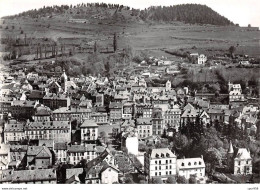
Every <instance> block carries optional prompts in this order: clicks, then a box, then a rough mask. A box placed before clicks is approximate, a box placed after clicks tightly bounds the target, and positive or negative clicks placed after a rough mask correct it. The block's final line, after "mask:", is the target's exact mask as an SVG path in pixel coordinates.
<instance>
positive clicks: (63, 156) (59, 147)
mask: <svg viewBox="0 0 260 190" xmlns="http://www.w3.org/2000/svg"><path fill="white" fill-rule="evenodd" d="M67 149H68V148H67V143H66V142H63V143H60V142H58V143H55V144H54V148H53V151H54V153H55V162H58V163H66V162H67Z"/></svg>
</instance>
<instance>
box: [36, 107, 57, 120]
mask: <svg viewBox="0 0 260 190" xmlns="http://www.w3.org/2000/svg"><path fill="white" fill-rule="evenodd" d="M51 115H52V111H51V110H50V108H49V107H46V106H43V105H41V106H39V107H37V108H36V111H35V113H34V115H33V116H32V118H33V120H34V121H50V120H51Z"/></svg>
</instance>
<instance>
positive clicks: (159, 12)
mask: <svg viewBox="0 0 260 190" xmlns="http://www.w3.org/2000/svg"><path fill="white" fill-rule="evenodd" d="M19 17H30V18H36V19H37V18H42V17H48V18H52V17H63V18H67V19H72V20H73V19H86V21H85V22H91V21H93V20H98V21H99V22H102V21H106V22H109V23H116V22H120V21H122V22H140V21H141V22H142V21H144V22H150V21H153V22H158V21H164V22H172V21H180V22H185V23H190V24H212V25H222V26H226V25H233V23H232V22H231V21H229V20H228V19H227V18H225V17H224V16H221V15H219V14H218V13H217V12H215V11H213V10H212V9H211V8H209V7H207V6H206V5H199V4H183V5H176V6H166V7H161V6H157V7H149V8H148V9H144V10H139V9H133V8H132V9H131V8H130V7H128V6H123V5H119V4H106V3H88V4H84V3H82V4H78V5H77V6H72V5H70V6H69V5H61V6H52V7H50V6H47V7H43V8H40V9H38V10H36V9H34V10H30V11H26V12H23V13H20V14H17V15H13V16H7V17H3V18H9V19H13V18H19ZM83 22H84V21H83Z"/></svg>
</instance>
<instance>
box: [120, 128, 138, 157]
mask: <svg viewBox="0 0 260 190" xmlns="http://www.w3.org/2000/svg"><path fill="white" fill-rule="evenodd" d="M122 136H123V137H122V146H123V147H125V148H126V150H127V152H128V153H129V154H133V155H136V156H137V155H138V137H137V135H136V134H135V133H134V132H129V133H126V134H124V133H123V134H122Z"/></svg>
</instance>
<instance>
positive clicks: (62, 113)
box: [52, 106, 91, 122]
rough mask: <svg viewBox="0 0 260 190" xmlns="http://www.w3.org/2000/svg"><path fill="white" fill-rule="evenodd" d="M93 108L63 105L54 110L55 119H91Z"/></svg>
mask: <svg viewBox="0 0 260 190" xmlns="http://www.w3.org/2000/svg"><path fill="white" fill-rule="evenodd" d="M90 116H91V109H89V108H81V107H70V106H69V107H61V108H59V109H56V110H54V111H53V116H52V117H53V120H54V121H73V120H77V121H78V122H83V120H84V119H90Z"/></svg>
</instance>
